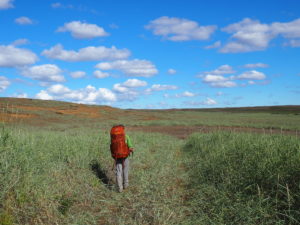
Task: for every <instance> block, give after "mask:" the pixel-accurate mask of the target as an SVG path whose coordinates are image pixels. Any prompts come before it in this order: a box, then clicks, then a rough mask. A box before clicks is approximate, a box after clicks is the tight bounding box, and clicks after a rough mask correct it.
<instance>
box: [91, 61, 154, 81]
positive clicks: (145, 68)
mask: <svg viewBox="0 0 300 225" xmlns="http://www.w3.org/2000/svg"><path fill="white" fill-rule="evenodd" d="M96 68H98V69H101V70H119V71H121V72H123V73H124V74H126V75H128V76H134V77H152V76H154V75H155V74H157V73H158V71H157V69H156V67H155V65H154V64H153V63H152V62H150V61H148V60H140V59H134V60H117V61H113V62H102V63H98V64H97V65H96Z"/></svg>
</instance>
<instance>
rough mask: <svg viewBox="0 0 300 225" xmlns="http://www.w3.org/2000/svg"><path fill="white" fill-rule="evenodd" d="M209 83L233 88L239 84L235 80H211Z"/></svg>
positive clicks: (219, 86)
mask: <svg viewBox="0 0 300 225" xmlns="http://www.w3.org/2000/svg"><path fill="white" fill-rule="evenodd" d="M209 85H210V86H212V87H216V88H231V87H236V86H237V84H236V82H234V81H219V82H211V83H209Z"/></svg>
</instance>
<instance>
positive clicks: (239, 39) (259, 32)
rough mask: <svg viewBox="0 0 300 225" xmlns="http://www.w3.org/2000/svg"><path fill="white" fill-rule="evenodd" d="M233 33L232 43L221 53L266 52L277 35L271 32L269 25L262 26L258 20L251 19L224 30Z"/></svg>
mask: <svg viewBox="0 0 300 225" xmlns="http://www.w3.org/2000/svg"><path fill="white" fill-rule="evenodd" d="M222 31H225V32H227V33H233V35H232V36H231V39H232V40H233V41H230V42H229V43H227V44H226V45H225V46H224V47H223V48H222V49H221V50H220V51H221V52H223V53H229V52H231V53H237V52H250V51H258V50H264V49H265V48H267V47H268V44H269V42H270V40H271V39H273V38H274V37H275V36H276V35H275V34H274V33H272V32H271V30H270V27H269V25H267V24H261V23H260V22H259V21H258V20H252V19H249V18H245V19H243V20H242V21H241V22H238V23H234V24H231V25H229V26H227V27H225V28H223V29H222Z"/></svg>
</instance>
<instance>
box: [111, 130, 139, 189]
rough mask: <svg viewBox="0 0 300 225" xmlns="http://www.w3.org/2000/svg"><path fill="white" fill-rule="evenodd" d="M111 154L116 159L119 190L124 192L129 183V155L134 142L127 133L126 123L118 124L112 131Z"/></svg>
mask: <svg viewBox="0 0 300 225" xmlns="http://www.w3.org/2000/svg"><path fill="white" fill-rule="evenodd" d="M110 137H111V144H110V151H111V155H112V157H113V158H114V160H115V166H114V168H115V173H116V180H117V185H118V190H119V192H122V191H123V190H124V189H125V188H127V187H128V185H129V180H128V172H129V156H130V154H131V153H132V152H133V150H134V149H133V147H132V143H131V141H130V138H129V136H128V135H126V134H125V127H124V125H116V126H113V127H112V128H111V131H110Z"/></svg>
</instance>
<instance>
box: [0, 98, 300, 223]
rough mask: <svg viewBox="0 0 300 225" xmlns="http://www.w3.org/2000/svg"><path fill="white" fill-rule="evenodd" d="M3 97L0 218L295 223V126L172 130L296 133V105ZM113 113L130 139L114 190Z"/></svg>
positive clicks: (298, 201)
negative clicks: (122, 185) (193, 105)
mask: <svg viewBox="0 0 300 225" xmlns="http://www.w3.org/2000/svg"><path fill="white" fill-rule="evenodd" d="M2 100H3V101H2ZM0 105H1V107H2V110H1V113H0V116H1V117H0V119H1V121H2V122H1V126H0V224H1V225H2V224H5V225H11V224H191V225H194V224H299V223H300V212H299V208H300V194H299V193H300V190H299V189H300V176H299V174H300V167H299V165H300V141H299V140H300V139H299V137H298V136H297V135H294V134H293V135H287V134H286V133H284V132H279V133H278V134H274V133H273V134H267V133H259V132H256V131H257V130H252V131H255V133H253V132H252V133H249V132H233V131H231V130H226V131H223V130H222V129H217V130H214V131H212V130H209V131H210V132H205V133H203V132H200V133H194V134H192V135H191V136H189V137H188V138H186V139H179V138H177V137H176V136H177V135H174V134H175V132H174V131H172V127H174V128H175V127H177V128H187V127H188V128H189V127H193V126H204V125H205V126H208V127H222V126H224V127H225V126H229V127H231V128H234V126H236V127H244V128H245V127H246V128H248V127H250V128H251V129H252V128H257V129H261V128H264V129H270V128H272V129H274V130H276V129H278V130H281V129H283V130H289V131H292V132H296V134H297V132H298V130H299V127H300V126H299V125H300V121H299V116H300V115H299V114H298V113H299V111H297V110H298V107H292V108H293V110H291V109H290V108H289V107H281V108H280V109H278V108H276V110H275V111H274V109H266V108H263V109H257V111H254V112H253V111H251V110H253V109H252V108H251V109H250V110H246V111H243V110H242V109H232V110H233V111H235V112H229V111H228V109H226V110H225V109H223V111H222V110H221V109H218V110H217V111H214V110H215V109H214V110H212V111H211V112H209V111H207V110H204V111H201V110H168V111H160V110H158V111H143V110H120V109H115V108H111V107H104V106H102V107H101V106H85V105H78V104H73V103H63V102H54V101H37V100H19V99H0ZM241 111H243V112H241ZM268 117H269V120H268V121H264V118H268ZM200 118H202V119H200ZM115 123H124V124H126V125H127V126H128V134H129V135H130V136H131V139H132V141H133V143H134V147H135V149H136V151H135V153H134V155H133V156H131V158H130V162H131V171H130V187H129V189H127V190H126V191H125V192H123V193H121V194H120V193H117V192H116V189H115V185H114V174H113V171H112V165H113V160H112V159H111V156H110V153H109V150H108V148H109V142H110V140H109V128H110V126H111V125H112V124H115ZM195 123H199V124H195ZM154 126H155V127H160V128H161V129H157V130H155V132H153V130H151V128H153V127H154ZM139 127H143V129H136V128H139ZM149 131H150V132H149ZM162 131H164V132H163V134H162ZM168 131H169V132H168ZM189 131H192V132H193V131H194V130H193V129H191V130H185V129H182V132H187V133H188V134H190V133H192V132H189ZM198 131H199V130H198ZM200 131H201V130H200ZM235 131H236V130H235ZM281 131H282V130H281Z"/></svg>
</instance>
